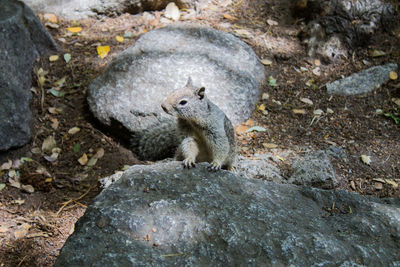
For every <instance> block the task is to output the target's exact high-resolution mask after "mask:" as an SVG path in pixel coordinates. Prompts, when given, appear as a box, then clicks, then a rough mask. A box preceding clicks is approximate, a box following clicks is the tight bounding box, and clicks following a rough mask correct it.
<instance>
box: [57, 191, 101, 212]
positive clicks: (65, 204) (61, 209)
mask: <svg viewBox="0 0 400 267" xmlns="http://www.w3.org/2000/svg"><path fill="white" fill-rule="evenodd" d="M92 188H93V187H89V189H88V190H87V191H86V192H85V193H83V194H82V195H81V196H80V197H78V198H75V199H70V200H68V201H66V202H64V203H63V205H62V206H61V208H60V209H59V210H58V211H57V213H56V216H58V215H59V214H60V213H61V211H63V209H64V208H65V207H66V206H67V205H69V204H71V203H73V202H74V203H75V204H78V205H81V206H85V205H83V204H82V203H79V202H78V200H81V199H82V198H84V197H85V196H86V195H87V194H88V193H89V192H90V190H92ZM85 207H86V206H85Z"/></svg>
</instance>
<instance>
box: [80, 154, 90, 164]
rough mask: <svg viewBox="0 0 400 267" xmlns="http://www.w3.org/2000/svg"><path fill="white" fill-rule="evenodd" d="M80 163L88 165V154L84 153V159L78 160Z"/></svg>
mask: <svg viewBox="0 0 400 267" xmlns="http://www.w3.org/2000/svg"><path fill="white" fill-rule="evenodd" d="M78 162H79V163H80V164H81V165H86V163H87V162H88V157H87V155H86V153H83V155H82V157H80V158H79V159H78Z"/></svg>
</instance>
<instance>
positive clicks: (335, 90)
mask: <svg viewBox="0 0 400 267" xmlns="http://www.w3.org/2000/svg"><path fill="white" fill-rule="evenodd" d="M395 70H397V64H396V63H390V64H386V65H383V66H375V67H372V68H369V69H366V70H362V71H360V72H358V73H354V74H352V75H350V76H349V77H346V78H343V79H340V80H336V81H334V82H332V83H328V84H327V85H326V88H327V89H328V94H341V95H356V94H364V93H368V92H371V91H372V90H374V89H375V88H376V87H377V86H380V85H382V84H383V83H385V82H387V81H389V72H391V71H395Z"/></svg>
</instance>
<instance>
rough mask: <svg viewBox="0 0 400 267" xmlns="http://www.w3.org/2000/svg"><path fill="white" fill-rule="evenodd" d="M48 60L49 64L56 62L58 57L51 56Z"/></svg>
mask: <svg viewBox="0 0 400 267" xmlns="http://www.w3.org/2000/svg"><path fill="white" fill-rule="evenodd" d="M49 60H50V61H51V62H53V61H57V60H58V55H52V56H50V57H49Z"/></svg>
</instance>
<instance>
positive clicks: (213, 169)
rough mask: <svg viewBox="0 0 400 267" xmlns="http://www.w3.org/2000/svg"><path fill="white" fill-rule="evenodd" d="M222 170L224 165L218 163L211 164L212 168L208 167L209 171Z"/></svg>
mask: <svg viewBox="0 0 400 267" xmlns="http://www.w3.org/2000/svg"><path fill="white" fill-rule="evenodd" d="M221 168H222V164H220V163H218V162H211V163H210V166H208V170H209V171H213V172H215V171H218V170H220V169H221Z"/></svg>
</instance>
